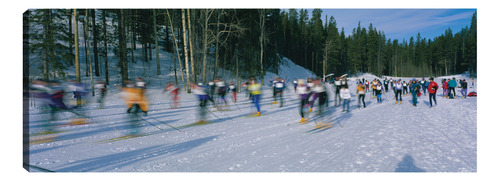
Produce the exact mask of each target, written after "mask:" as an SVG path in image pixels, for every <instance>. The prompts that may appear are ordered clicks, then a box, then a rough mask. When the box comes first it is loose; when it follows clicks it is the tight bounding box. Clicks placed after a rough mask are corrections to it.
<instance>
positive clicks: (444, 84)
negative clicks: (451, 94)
mask: <svg viewBox="0 0 500 181" xmlns="http://www.w3.org/2000/svg"><path fill="white" fill-rule="evenodd" d="M441 83H442V86H443V98H448V82H447V81H446V79H443V80H441Z"/></svg>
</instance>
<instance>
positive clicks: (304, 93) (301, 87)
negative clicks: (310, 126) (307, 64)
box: [296, 79, 309, 124]
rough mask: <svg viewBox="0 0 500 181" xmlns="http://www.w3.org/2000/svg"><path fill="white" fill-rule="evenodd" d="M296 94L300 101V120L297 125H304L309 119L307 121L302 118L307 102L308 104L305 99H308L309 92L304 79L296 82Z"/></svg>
mask: <svg viewBox="0 0 500 181" xmlns="http://www.w3.org/2000/svg"><path fill="white" fill-rule="evenodd" d="M296 93H297V94H298V96H299V99H300V107H299V112H300V116H301V119H300V121H299V123H301V124H305V123H307V122H308V120H309V119H307V118H305V117H304V107H305V106H306V105H307V102H308V101H307V98H308V95H309V90H308V89H307V87H306V85H305V81H304V79H299V80H298V81H297V91H296Z"/></svg>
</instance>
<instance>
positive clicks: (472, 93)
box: [467, 92, 477, 97]
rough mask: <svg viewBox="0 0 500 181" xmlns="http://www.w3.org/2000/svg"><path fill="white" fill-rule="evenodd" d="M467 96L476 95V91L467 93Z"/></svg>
mask: <svg viewBox="0 0 500 181" xmlns="http://www.w3.org/2000/svg"><path fill="white" fill-rule="evenodd" d="M467 97H477V93H476V92H470V93H469V94H467Z"/></svg>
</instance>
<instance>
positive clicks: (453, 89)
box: [448, 87, 457, 97]
mask: <svg viewBox="0 0 500 181" xmlns="http://www.w3.org/2000/svg"><path fill="white" fill-rule="evenodd" d="M451 91H453V97H456V96H457V94H456V93H455V87H448V96H449V95H450V94H451Z"/></svg>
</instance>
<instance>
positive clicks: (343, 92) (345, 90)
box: [340, 89, 351, 99]
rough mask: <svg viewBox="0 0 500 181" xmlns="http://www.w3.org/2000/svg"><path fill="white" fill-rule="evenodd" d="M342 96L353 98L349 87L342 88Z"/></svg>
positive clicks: (342, 97) (343, 97)
mask: <svg viewBox="0 0 500 181" xmlns="http://www.w3.org/2000/svg"><path fill="white" fill-rule="evenodd" d="M340 98H341V99H351V92H349V89H340Z"/></svg>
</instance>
